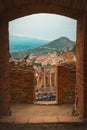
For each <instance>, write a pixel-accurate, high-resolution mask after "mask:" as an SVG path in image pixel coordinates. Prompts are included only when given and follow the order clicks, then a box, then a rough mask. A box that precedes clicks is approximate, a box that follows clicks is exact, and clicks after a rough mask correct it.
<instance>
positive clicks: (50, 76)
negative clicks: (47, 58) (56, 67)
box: [50, 72, 52, 87]
mask: <svg viewBox="0 0 87 130" xmlns="http://www.w3.org/2000/svg"><path fill="white" fill-rule="evenodd" d="M50 87H52V82H51V72H50Z"/></svg>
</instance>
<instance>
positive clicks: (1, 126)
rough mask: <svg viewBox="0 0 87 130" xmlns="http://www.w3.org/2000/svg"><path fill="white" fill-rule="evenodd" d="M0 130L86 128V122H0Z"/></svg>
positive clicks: (74, 129)
mask: <svg viewBox="0 0 87 130" xmlns="http://www.w3.org/2000/svg"><path fill="white" fill-rule="evenodd" d="M0 130H87V123H36V124H35V123H30V124H13V123H0Z"/></svg>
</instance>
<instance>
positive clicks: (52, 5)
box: [0, 0, 87, 118]
mask: <svg viewBox="0 0 87 130" xmlns="http://www.w3.org/2000/svg"><path fill="white" fill-rule="evenodd" d="M42 12H43V13H54V14H60V15H64V16H67V17H70V18H73V19H76V20H77V37H76V39H77V40H76V46H77V47H76V58H77V63H76V88H77V93H78V102H77V104H76V107H77V109H78V111H79V113H80V115H81V116H82V117H83V118H87V0H83V1H82V0H73V1H72V0H21V1H17V0H9V2H8V1H3V0H0V115H3V114H7V113H9V109H10V101H11V100H10V87H9V35H8V22H9V21H11V20H13V19H15V18H19V17H21V16H25V15H29V14H33V13H42ZM76 100H77V99H76Z"/></svg>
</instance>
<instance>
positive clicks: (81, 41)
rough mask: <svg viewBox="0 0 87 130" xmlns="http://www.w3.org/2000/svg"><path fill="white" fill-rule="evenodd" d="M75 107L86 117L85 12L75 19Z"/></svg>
mask: <svg viewBox="0 0 87 130" xmlns="http://www.w3.org/2000/svg"><path fill="white" fill-rule="evenodd" d="M76 55H77V65H76V83H77V84H76V107H77V109H78V111H79V113H80V114H81V116H82V117H83V118H87V12H84V13H83V15H81V16H80V18H79V19H78V21H77V47H76Z"/></svg>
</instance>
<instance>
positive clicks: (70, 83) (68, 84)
mask: <svg viewBox="0 0 87 130" xmlns="http://www.w3.org/2000/svg"><path fill="white" fill-rule="evenodd" d="M57 69H58V72H57V76H58V80H57V87H58V96H57V97H58V104H61V103H74V101H75V86H76V69H75V66H74V65H71V64H70V63H69V64H63V65H60V66H58V68H57Z"/></svg>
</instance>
